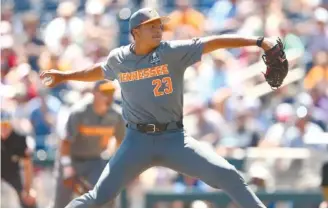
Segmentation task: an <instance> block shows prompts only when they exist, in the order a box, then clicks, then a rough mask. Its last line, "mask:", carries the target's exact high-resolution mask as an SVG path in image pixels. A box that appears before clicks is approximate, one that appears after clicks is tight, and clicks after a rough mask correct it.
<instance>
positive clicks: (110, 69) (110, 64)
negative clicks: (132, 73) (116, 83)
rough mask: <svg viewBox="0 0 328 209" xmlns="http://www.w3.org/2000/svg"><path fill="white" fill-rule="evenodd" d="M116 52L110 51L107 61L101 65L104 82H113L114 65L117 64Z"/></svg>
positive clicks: (114, 76) (114, 75) (114, 77)
mask: <svg viewBox="0 0 328 209" xmlns="http://www.w3.org/2000/svg"><path fill="white" fill-rule="evenodd" d="M116 60H117V50H115V49H114V50H112V51H111V52H110V53H109V55H108V57H107V59H106V60H105V61H104V62H103V63H102V64H101V68H102V70H103V72H104V75H105V79H106V80H111V81H113V80H115V79H116V78H117V77H116V74H115V71H114V70H115V63H116V62H117V61H116Z"/></svg>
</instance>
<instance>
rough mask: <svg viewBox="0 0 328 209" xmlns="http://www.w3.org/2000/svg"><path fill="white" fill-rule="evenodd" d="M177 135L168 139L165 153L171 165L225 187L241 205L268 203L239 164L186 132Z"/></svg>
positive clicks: (209, 183) (211, 184)
mask: <svg viewBox="0 0 328 209" xmlns="http://www.w3.org/2000/svg"><path fill="white" fill-rule="evenodd" d="M175 135H176V136H177V138H175V139H170V140H168V141H167V143H169V141H170V142H171V143H170V146H169V148H168V149H167V152H166V156H165V159H166V161H165V162H166V166H167V167H170V168H171V169H174V170H176V171H178V172H181V173H184V174H186V175H189V176H193V177H197V178H199V179H201V180H202V181H204V182H205V183H207V184H208V185H210V186H212V187H214V188H220V189H222V190H223V191H225V192H226V193H227V194H228V195H229V196H230V197H231V198H232V199H233V200H234V201H235V202H236V203H238V204H239V205H240V206H241V207H248V208H249V207H251V208H259V207H265V206H264V204H263V203H262V202H261V201H260V200H259V198H257V196H256V195H255V194H254V192H252V191H251V190H250V188H249V187H248V186H247V184H246V183H245V181H244V179H243V178H242V177H241V175H240V174H239V172H238V171H237V170H236V169H235V167H234V166H232V165H231V164H230V163H228V162H227V161H226V160H225V159H224V158H222V157H220V156H219V155H218V154H217V153H215V151H214V150H213V149H211V148H209V147H208V146H207V145H205V144H203V143H201V142H199V141H197V140H195V139H194V138H192V137H189V136H187V135H185V134H183V133H181V134H175Z"/></svg>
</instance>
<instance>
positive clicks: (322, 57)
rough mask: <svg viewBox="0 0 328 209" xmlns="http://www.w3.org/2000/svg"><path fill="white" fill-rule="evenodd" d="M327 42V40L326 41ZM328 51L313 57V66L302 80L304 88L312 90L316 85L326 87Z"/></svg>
mask: <svg viewBox="0 0 328 209" xmlns="http://www.w3.org/2000/svg"><path fill="white" fill-rule="evenodd" d="M327 41H328V40H327ZM327 83H328V51H320V52H318V53H317V54H316V56H315V57H314V66H313V67H312V68H311V69H310V71H309V72H308V74H307V75H306V76H305V78H304V87H305V88H306V89H312V88H314V87H315V86H317V85H326V88H327V87H328V85H327Z"/></svg>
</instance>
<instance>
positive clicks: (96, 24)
mask: <svg viewBox="0 0 328 209" xmlns="http://www.w3.org/2000/svg"><path fill="white" fill-rule="evenodd" d="M105 9H106V8H105V5H104V2H103V1H101V0H88V1H87V4H86V13H87V16H86V20H85V26H84V29H85V39H86V41H92V40H95V43H97V44H98V45H103V46H106V48H107V47H109V49H113V48H114V47H116V46H117V34H118V25H117V21H116V16H114V15H113V14H112V13H107V14H105V13H104V12H105Z"/></svg>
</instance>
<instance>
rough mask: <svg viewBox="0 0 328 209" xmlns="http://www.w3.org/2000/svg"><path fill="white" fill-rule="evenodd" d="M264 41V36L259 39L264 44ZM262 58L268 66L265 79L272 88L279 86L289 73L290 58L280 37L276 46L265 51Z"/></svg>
mask: <svg viewBox="0 0 328 209" xmlns="http://www.w3.org/2000/svg"><path fill="white" fill-rule="evenodd" d="M262 41H263V37H262V38H261V39H259V41H258V42H259V44H262ZM262 59H263V61H264V63H265V64H266V66H267V69H266V72H265V73H263V74H264V77H265V80H266V81H267V82H268V84H269V85H270V86H271V88H273V89H277V88H279V87H280V86H281V85H282V83H283V81H284V79H285V78H286V76H287V74H288V60H287V59H286V54H285V51H284V45H283V43H282V41H281V40H280V38H278V40H277V44H276V45H275V46H274V47H272V48H271V49H269V50H267V51H265V53H264V55H263V56H262Z"/></svg>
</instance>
